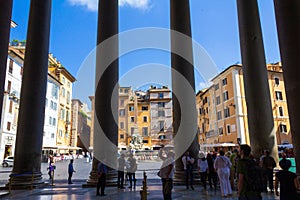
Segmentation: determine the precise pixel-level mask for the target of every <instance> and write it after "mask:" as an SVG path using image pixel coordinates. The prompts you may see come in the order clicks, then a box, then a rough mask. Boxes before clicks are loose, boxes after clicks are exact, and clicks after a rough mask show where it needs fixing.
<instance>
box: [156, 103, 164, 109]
mask: <svg viewBox="0 0 300 200" xmlns="http://www.w3.org/2000/svg"><path fill="white" fill-rule="evenodd" d="M157 105H158V107H159V108H164V107H165V102H158V103H157Z"/></svg>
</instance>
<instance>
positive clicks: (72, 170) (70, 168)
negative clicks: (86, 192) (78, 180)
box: [68, 159, 76, 184]
mask: <svg viewBox="0 0 300 200" xmlns="http://www.w3.org/2000/svg"><path fill="white" fill-rule="evenodd" d="M73 162H74V160H73V159H71V160H70V163H69V167H68V173H69V178H68V184H73V183H72V176H73V173H74V172H76V171H75V170H74V167H73Z"/></svg>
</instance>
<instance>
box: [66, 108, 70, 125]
mask: <svg viewBox="0 0 300 200" xmlns="http://www.w3.org/2000/svg"><path fill="white" fill-rule="evenodd" d="M66 121H67V122H70V115H69V111H68V110H67V111H66Z"/></svg>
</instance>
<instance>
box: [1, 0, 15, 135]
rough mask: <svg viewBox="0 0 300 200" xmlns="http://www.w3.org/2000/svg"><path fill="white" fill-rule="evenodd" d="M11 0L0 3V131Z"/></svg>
mask: <svg viewBox="0 0 300 200" xmlns="http://www.w3.org/2000/svg"><path fill="white" fill-rule="evenodd" d="M12 3H13V1H12V0H6V1H0V27H1V28H0V129H1V122H2V119H1V118H2V114H1V113H2V106H3V98H4V91H5V88H4V86H5V76H6V67H7V54H8V43H9V33H10V21H11V13H12Z"/></svg>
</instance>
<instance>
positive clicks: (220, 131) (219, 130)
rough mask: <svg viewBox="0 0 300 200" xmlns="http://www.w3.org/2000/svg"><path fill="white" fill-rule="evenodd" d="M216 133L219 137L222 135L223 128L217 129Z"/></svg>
mask: <svg viewBox="0 0 300 200" xmlns="http://www.w3.org/2000/svg"><path fill="white" fill-rule="evenodd" d="M218 132H219V135H223V128H222V127H221V128H219V129H218Z"/></svg>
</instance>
